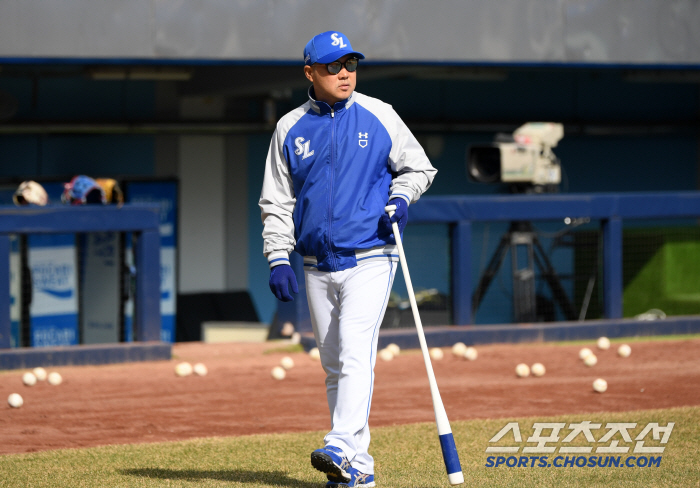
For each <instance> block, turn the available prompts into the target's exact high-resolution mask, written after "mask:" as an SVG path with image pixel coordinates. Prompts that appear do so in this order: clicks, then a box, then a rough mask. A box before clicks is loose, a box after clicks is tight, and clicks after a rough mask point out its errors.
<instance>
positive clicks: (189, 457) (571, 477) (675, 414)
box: [0, 407, 700, 488]
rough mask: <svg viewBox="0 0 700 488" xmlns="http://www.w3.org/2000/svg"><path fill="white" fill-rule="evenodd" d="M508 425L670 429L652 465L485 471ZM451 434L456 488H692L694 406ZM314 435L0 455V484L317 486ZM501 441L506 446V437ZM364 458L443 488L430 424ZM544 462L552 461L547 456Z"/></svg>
mask: <svg viewBox="0 0 700 488" xmlns="http://www.w3.org/2000/svg"><path fill="white" fill-rule="evenodd" d="M514 420H515V421H518V422H519V425H520V428H521V430H522V435H523V442H522V443H521V445H526V441H527V438H528V437H529V436H530V435H531V434H532V424H533V423H534V422H536V421H537V422H542V421H546V422H565V423H566V424H567V426H568V424H570V423H574V422H580V421H584V420H591V421H593V422H596V421H598V422H601V423H603V425H605V423H607V422H637V423H638V427H639V428H638V429H636V430H634V431H633V434H637V433H638V431H639V430H641V428H642V426H645V425H646V424H647V423H648V422H651V421H655V422H659V423H660V424H661V425H666V424H667V423H668V422H669V421H671V422H675V427H674V430H673V433H672V434H671V437H670V440H669V442H668V444H667V447H666V450H665V452H664V453H663V455H662V462H661V465H660V467H653V468H648V467H647V468H610V467H608V468H577V467H571V468H563V467H562V468H553V467H552V468H537V467H534V468H529V467H527V468H525V467H523V468H507V467H499V468H487V467H485V466H484V464H485V463H486V458H487V454H486V453H485V450H486V447H488V446H489V440H490V439H491V438H492V437H493V436H494V435H495V434H496V432H498V431H499V430H500V429H501V428H502V427H503V426H505V424H506V423H507V422H509V421H514ZM452 430H453V432H454V435H455V440H456V443H457V448H458V450H459V454H460V458H461V463H462V469H463V471H464V475H465V479H466V480H467V484H465V485H462V486H465V487H466V486H469V487H501V486H507V487H511V486H517V487H526V488H527V487H544V486H547V487H548V486H561V487H578V486H585V487H586V488H589V487H602V486H610V487H618V486H625V487H640V488H641V487H645V488H646V487H660V486H700V484H699V483H700V482H699V481H698V480H700V452H699V446H700V407H684V408H675V409H666V410H652V411H638V412H627V413H605V414H600V413H598V414H590V415H585V414H584V415H581V414H577V415H566V416H559V417H548V418H537V419H533V418H527V419H498V420H473V421H465V422H453V423H452ZM605 432H606V430H605V429H601V430H600V431H594V436H595V438H596V439H599V438H600V437H601V436H602V435H603V434H604V433H605ZM566 433H568V431H563V434H564V435H565V434H566ZM323 434H324V433H323V432H310V433H302V434H276V435H256V436H243V437H228V438H209V439H196V440H190V441H184V442H170V443H160V444H140V445H126V446H109V447H101V448H91V449H64V450H56V451H47V452H40V453H33V454H18V455H8V456H0V486H2V487H13V488H14V487H52V488H62V487H66V488H68V487H70V488H75V487H105V488H108V487H120V488H125V487H149V488H150V487H197V488H199V487H223V486H226V487H247V488H259V487H260V488H262V487H297V488H311V487H322V486H324V483H325V478H324V476H323V475H322V474H320V473H318V472H316V471H315V470H314V469H313V468H312V467H311V466H310V464H309V453H310V452H311V451H312V450H313V449H316V448H318V447H319V445H320V443H321V442H322V437H323ZM562 438H563V436H562ZM507 439H508V437H506V438H504V441H506V440H507ZM510 439H511V443H513V441H512V437H510ZM506 444H507V442H506ZM608 444H609V443H608ZM528 445H532V443H531V444H528ZM586 445H590V444H586ZM593 445H594V446H595V445H596V444H593ZM598 445H602V444H598ZM371 451H372V454H373V455H374V457H375V461H376V471H377V483H378V487H380V488H381V487H387V488H432V487H447V486H449V484H448V482H447V477H446V475H445V468H444V465H443V462H442V457H441V455H440V448H439V444H438V439H437V435H436V429H435V426H434V424H432V423H425V424H412V425H407V426H396V427H384V428H376V429H373V431H372V447H371ZM550 456H551V457H550V459H553V457H554V456H556V454H553V455H550ZM624 456H625V455H623V458H624Z"/></svg>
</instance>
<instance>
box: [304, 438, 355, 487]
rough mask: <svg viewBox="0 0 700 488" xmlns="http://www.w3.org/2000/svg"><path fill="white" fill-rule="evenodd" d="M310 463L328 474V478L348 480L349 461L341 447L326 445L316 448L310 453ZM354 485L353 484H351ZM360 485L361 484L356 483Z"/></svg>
mask: <svg viewBox="0 0 700 488" xmlns="http://www.w3.org/2000/svg"><path fill="white" fill-rule="evenodd" d="M311 465H312V466H313V467H314V468H316V469H318V470H319V471H321V472H322V473H326V475H328V479H331V476H332V477H333V479H334V480H335V479H337V480H338V481H343V482H347V481H350V479H351V476H350V468H351V467H350V462H349V461H348V458H347V457H346V456H345V453H344V452H343V450H342V449H340V448H338V447H335V446H326V447H324V448H322V449H316V450H315V451H314V452H312V453H311ZM352 486H354V485H352ZM358 486H361V485H358Z"/></svg>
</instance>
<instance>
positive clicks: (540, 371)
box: [530, 363, 546, 376]
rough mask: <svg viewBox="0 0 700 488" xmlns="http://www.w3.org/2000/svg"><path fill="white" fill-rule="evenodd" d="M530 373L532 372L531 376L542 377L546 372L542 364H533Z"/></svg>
mask: <svg viewBox="0 0 700 488" xmlns="http://www.w3.org/2000/svg"><path fill="white" fill-rule="evenodd" d="M530 371H532V374H533V375H535V376H543V375H544V373H545V371H546V370H545V369H544V364H542V363H535V364H533V365H532V367H531V368H530Z"/></svg>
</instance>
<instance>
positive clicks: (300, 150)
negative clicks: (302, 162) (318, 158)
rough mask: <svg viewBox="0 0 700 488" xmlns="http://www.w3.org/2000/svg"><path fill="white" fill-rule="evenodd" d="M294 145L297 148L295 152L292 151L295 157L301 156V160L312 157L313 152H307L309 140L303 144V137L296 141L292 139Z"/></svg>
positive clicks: (309, 144)
mask: <svg viewBox="0 0 700 488" xmlns="http://www.w3.org/2000/svg"><path fill="white" fill-rule="evenodd" d="M302 143H303V144H302ZM294 145H295V146H296V147H297V148H296V150H295V151H294V154H296V155H297V156H301V155H302V154H303V156H302V157H301V159H306V158H308V157H309V156H313V155H314V152H313V151H311V152H309V147H310V146H311V139H309V140H308V141H306V142H304V138H303V137H297V138H296V139H294Z"/></svg>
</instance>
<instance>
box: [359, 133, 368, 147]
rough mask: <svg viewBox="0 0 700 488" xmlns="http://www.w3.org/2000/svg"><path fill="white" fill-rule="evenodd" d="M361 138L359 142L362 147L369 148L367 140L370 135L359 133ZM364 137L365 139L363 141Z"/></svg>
mask: <svg viewBox="0 0 700 488" xmlns="http://www.w3.org/2000/svg"><path fill="white" fill-rule="evenodd" d="M359 134H360V137H359V140H358V141H357V142H358V144H359V145H360V147H367V142H368V140H367V138H368V137H369V133H368V132H365V133H364V134H363V133H362V132H359ZM363 137H364V139H362V138H363Z"/></svg>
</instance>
